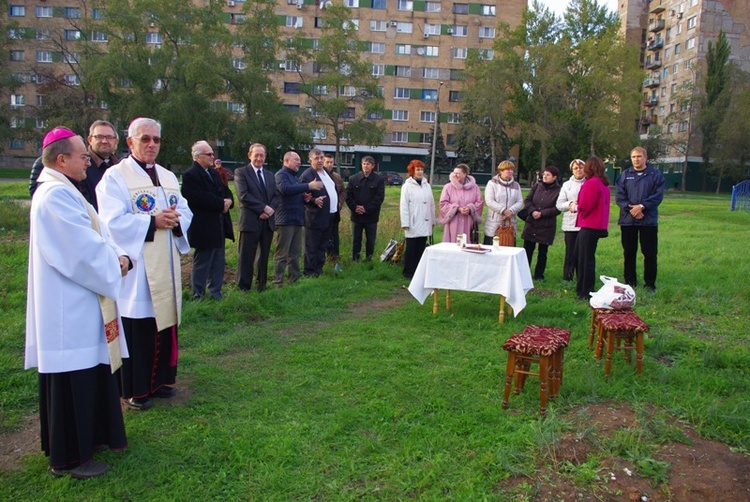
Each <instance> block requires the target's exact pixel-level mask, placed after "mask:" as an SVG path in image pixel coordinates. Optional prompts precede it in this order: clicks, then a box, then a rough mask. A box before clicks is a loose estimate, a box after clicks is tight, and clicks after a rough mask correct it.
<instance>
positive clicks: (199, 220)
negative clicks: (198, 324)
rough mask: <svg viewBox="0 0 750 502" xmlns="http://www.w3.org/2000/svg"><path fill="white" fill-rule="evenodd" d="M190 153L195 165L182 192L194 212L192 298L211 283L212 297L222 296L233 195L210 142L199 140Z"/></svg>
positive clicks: (185, 177) (190, 232) (190, 234)
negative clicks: (218, 169) (227, 219)
mask: <svg viewBox="0 0 750 502" xmlns="http://www.w3.org/2000/svg"><path fill="white" fill-rule="evenodd" d="M191 153H192V156H193V165H192V166H190V169H188V170H187V171H186V172H185V174H183V175H182V195H183V196H184V197H185V198H186V199H187V202H188V206H190V210H191V211H193V222H192V223H191V225H190V228H189V229H188V241H189V242H190V245H191V246H192V247H193V248H195V251H194V253H193V271H192V277H191V282H192V286H193V298H195V299H201V298H203V295H204V294H205V291H206V285H208V291H209V293H210V294H211V296H212V297H213V298H216V299H219V298H221V285H222V284H223V282H224V266H225V264H226V258H225V254H224V239H225V237H226V235H225V230H224V214H226V213H227V212H228V211H229V208H230V207H232V205H233V203H234V198H233V196H232V192H231V191H230V190H229V188H227V187H226V186H224V184H223V183H222V182H221V178H220V177H219V173H217V172H216V170H214V169H213V168H212V166H213V163H214V152H213V150H212V149H211V145H209V144H208V143H207V142H205V141H198V142H196V143H195V144H194V145H193V147H192V152H191Z"/></svg>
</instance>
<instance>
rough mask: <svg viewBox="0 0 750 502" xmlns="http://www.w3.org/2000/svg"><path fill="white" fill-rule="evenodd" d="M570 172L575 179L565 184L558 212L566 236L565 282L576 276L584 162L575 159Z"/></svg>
mask: <svg viewBox="0 0 750 502" xmlns="http://www.w3.org/2000/svg"><path fill="white" fill-rule="evenodd" d="M570 171H571V172H572V173H573V177H572V178H570V179H569V180H568V181H566V182H565V183H563V186H562V188H560V195H559V196H558V197H557V204H556V205H557V210H558V211H560V212H562V214H563V217H562V231H563V233H564V234H565V261H564V262H563V280H564V281H572V280H573V276H574V275H576V262H577V258H576V254H575V249H576V239H577V238H578V231H579V230H580V228H579V227H577V226H576V218H577V217H578V192H580V191H581V186H582V185H583V182H584V181H586V179H585V177H584V175H583V161H582V160H581V159H575V160H574V161H573V162H571V163H570Z"/></svg>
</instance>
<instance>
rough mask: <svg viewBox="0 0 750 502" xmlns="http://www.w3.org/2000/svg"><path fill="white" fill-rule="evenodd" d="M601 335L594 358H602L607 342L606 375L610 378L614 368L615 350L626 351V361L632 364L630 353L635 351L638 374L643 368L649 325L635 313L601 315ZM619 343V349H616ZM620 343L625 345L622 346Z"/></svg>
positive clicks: (599, 318)
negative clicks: (644, 345)
mask: <svg viewBox="0 0 750 502" xmlns="http://www.w3.org/2000/svg"><path fill="white" fill-rule="evenodd" d="M598 320H599V324H600V326H601V335H600V336H599V338H598V340H597V343H596V352H595V353H594V357H595V358H597V359H601V358H602V352H603V350H604V341H605V340H606V342H607V362H606V363H605V365H604V374H605V375H606V376H607V377H609V370H610V369H611V368H612V354H613V353H614V351H615V349H617V350H623V351H625V360H626V361H627V362H628V364H630V352H631V351H632V350H633V349H635V354H636V369H637V371H638V374H640V373H641V369H642V368H643V333H645V332H647V331H648V330H649V326H648V324H646V323H645V322H643V320H642V319H641V318H640V317H638V315H637V314H636V313H634V312H631V313H628V314H599V316H598ZM615 341H617V347H615ZM620 342H623V345H622V346H620Z"/></svg>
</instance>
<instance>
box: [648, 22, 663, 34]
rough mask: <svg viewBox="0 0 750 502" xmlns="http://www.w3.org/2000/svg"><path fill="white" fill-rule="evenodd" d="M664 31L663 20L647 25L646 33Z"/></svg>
mask: <svg viewBox="0 0 750 502" xmlns="http://www.w3.org/2000/svg"><path fill="white" fill-rule="evenodd" d="M663 29H664V20H663V19H655V20H653V21H651V23H649V27H648V31H650V32H652V33H656V32H657V31H661V30H663Z"/></svg>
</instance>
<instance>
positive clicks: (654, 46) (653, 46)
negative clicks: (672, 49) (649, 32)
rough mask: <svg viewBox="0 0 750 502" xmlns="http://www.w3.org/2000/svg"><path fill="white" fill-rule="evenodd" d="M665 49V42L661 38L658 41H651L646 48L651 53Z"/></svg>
mask: <svg viewBox="0 0 750 502" xmlns="http://www.w3.org/2000/svg"><path fill="white" fill-rule="evenodd" d="M662 47H664V40H662V39H661V38H657V39H656V40H649V41H648V44H646V48H647V49H648V50H650V51H658V50H659V49H661V48H662Z"/></svg>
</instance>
